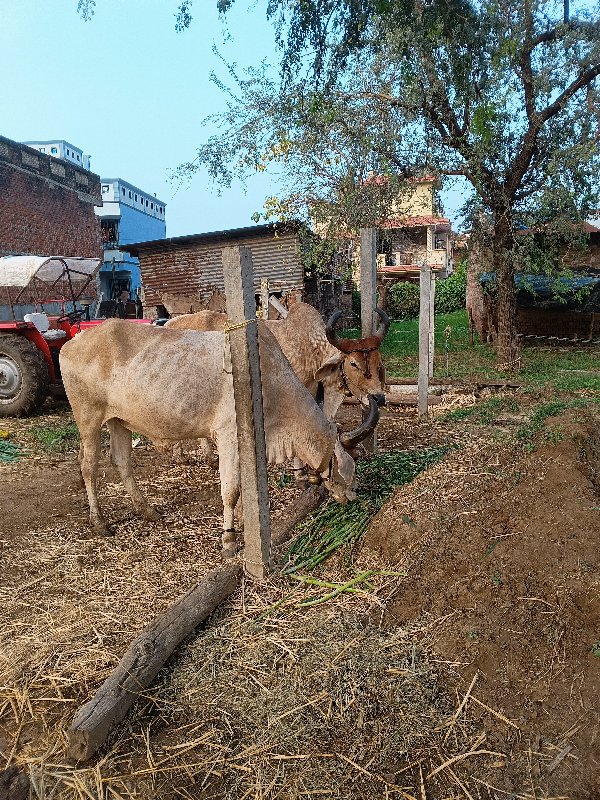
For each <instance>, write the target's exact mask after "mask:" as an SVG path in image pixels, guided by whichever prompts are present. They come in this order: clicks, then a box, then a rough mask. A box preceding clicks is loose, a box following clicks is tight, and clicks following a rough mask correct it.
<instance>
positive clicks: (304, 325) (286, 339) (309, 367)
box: [266, 303, 337, 387]
mask: <svg viewBox="0 0 600 800" xmlns="http://www.w3.org/2000/svg"><path fill="white" fill-rule="evenodd" d="M266 324H267V325H268V327H269V330H270V331H271V332H272V333H273V335H274V336H275V338H276V339H277V341H278V343H279V346H280V347H281V349H282V350H283V353H284V355H285V357H286V358H287V360H288V361H289V362H290V364H291V365H292V368H293V370H294V372H295V373H296V375H297V376H298V377H299V378H300V380H301V381H302V383H303V384H304V385H305V386H307V387H312V386H313V384H314V383H315V380H314V375H315V372H316V371H317V370H318V369H319V368H320V367H321V366H322V365H323V364H324V363H325V362H326V361H327V360H328V359H329V358H331V357H333V356H335V355H336V352H337V351H336V349H335V347H332V346H331V344H330V343H329V342H328V341H327V334H326V331H325V323H324V322H323V318H322V317H321V315H320V314H319V312H318V311H317V309H316V308H314V307H313V306H311V305H309V304H308V303H295V304H294V305H293V306H292V307H291V309H290V311H289V314H288V315H287V317H286V318H285V319H277V320H269V321H268V322H267V323H266Z"/></svg>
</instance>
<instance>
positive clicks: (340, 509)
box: [282, 447, 450, 574]
mask: <svg viewBox="0 0 600 800" xmlns="http://www.w3.org/2000/svg"><path fill="white" fill-rule="evenodd" d="M449 450H450V448H449V447H437V448H430V449H426V450H417V451H414V452H410V453H398V452H391V453H381V454H380V455H376V456H373V457H371V458H366V459H364V460H362V461H359V462H358V465H357V476H358V491H357V495H358V496H357V499H356V500H354V501H353V502H351V503H348V504H347V505H345V506H342V505H339V504H338V503H334V502H333V501H330V502H329V503H328V504H327V505H326V506H325V508H324V509H323V510H319V511H317V512H315V513H314V514H312V515H311V516H310V517H309V518H308V520H306V522H304V523H303V525H302V526H301V529H300V530H301V534H300V536H299V537H298V538H297V539H296V541H295V542H294V543H293V545H292V546H291V547H290V549H289V550H288V552H287V553H286V557H285V561H286V562H287V563H286V566H285V567H284V568H283V569H282V573H283V574H291V573H294V572H298V571H300V570H302V571H307V570H311V569H314V568H315V567H316V566H318V565H319V564H320V563H321V562H323V561H325V559H327V558H328V557H329V556H330V555H331V554H332V553H335V552H336V551H337V550H339V549H340V547H343V546H345V545H349V546H351V545H353V544H354V543H355V542H356V541H357V540H358V539H359V538H360V537H361V536H362V535H363V533H364V532H365V531H366V529H367V527H368V525H369V522H370V521H371V519H372V518H373V516H374V515H375V514H376V513H377V512H378V511H379V509H380V508H381V507H382V506H383V504H384V503H385V502H386V500H387V499H388V497H389V496H390V495H391V494H392V492H393V491H394V489H395V488H396V486H402V485H403V484H405V483H410V481H412V480H413V479H414V478H415V477H416V476H417V475H418V474H419V473H420V472H423V470H425V469H427V467H429V466H431V465H432V464H435V463H436V462H437V461H439V460H440V459H441V458H442V457H443V456H444V455H445V454H446V453H447V452H448V451H449Z"/></svg>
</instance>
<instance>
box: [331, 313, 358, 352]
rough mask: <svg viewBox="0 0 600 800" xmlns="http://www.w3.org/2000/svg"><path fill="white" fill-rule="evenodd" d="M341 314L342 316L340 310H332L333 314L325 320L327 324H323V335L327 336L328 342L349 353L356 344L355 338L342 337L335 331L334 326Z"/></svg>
mask: <svg viewBox="0 0 600 800" xmlns="http://www.w3.org/2000/svg"><path fill="white" fill-rule="evenodd" d="M342 316H343V312H342V311H334V312H333V314H332V315H331V316H330V317H329V319H328V320H327V325H326V326H325V335H326V336H327V341H328V342H329V344H332V345H333V346H334V347H335V348H337V349H338V350H340V351H341V352H342V353H351V352H352V351H353V350H354V348H355V346H356V340H355V339H342V338H341V337H339V336H338V335H337V333H336V332H335V326H336V324H337V323H338V322H339V321H340V319H341V318H342Z"/></svg>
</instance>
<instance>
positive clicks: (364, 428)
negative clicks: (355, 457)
mask: <svg viewBox="0 0 600 800" xmlns="http://www.w3.org/2000/svg"><path fill="white" fill-rule="evenodd" d="M378 422H379V405H378V403H377V399H376V398H375V397H374V396H373V395H372V394H370V395H369V415H368V416H367V418H366V420H365V421H364V422H363V423H362V425H359V427H358V428H357V429H356V430H355V431H350V432H349V433H341V434H340V444H341V445H342V447H343V448H344V449H345V450H350V449H351V448H353V447H356V445H357V444H360V442H362V441H364V440H365V439H366V438H367V436H368V435H369V434H370V433H373V431H374V430H375V427H376V425H377V423H378Z"/></svg>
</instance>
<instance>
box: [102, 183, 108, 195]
mask: <svg viewBox="0 0 600 800" xmlns="http://www.w3.org/2000/svg"><path fill="white" fill-rule="evenodd" d="M108 188H109V187H108V185H107V184H102V194H106V193H107V192H108Z"/></svg>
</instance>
